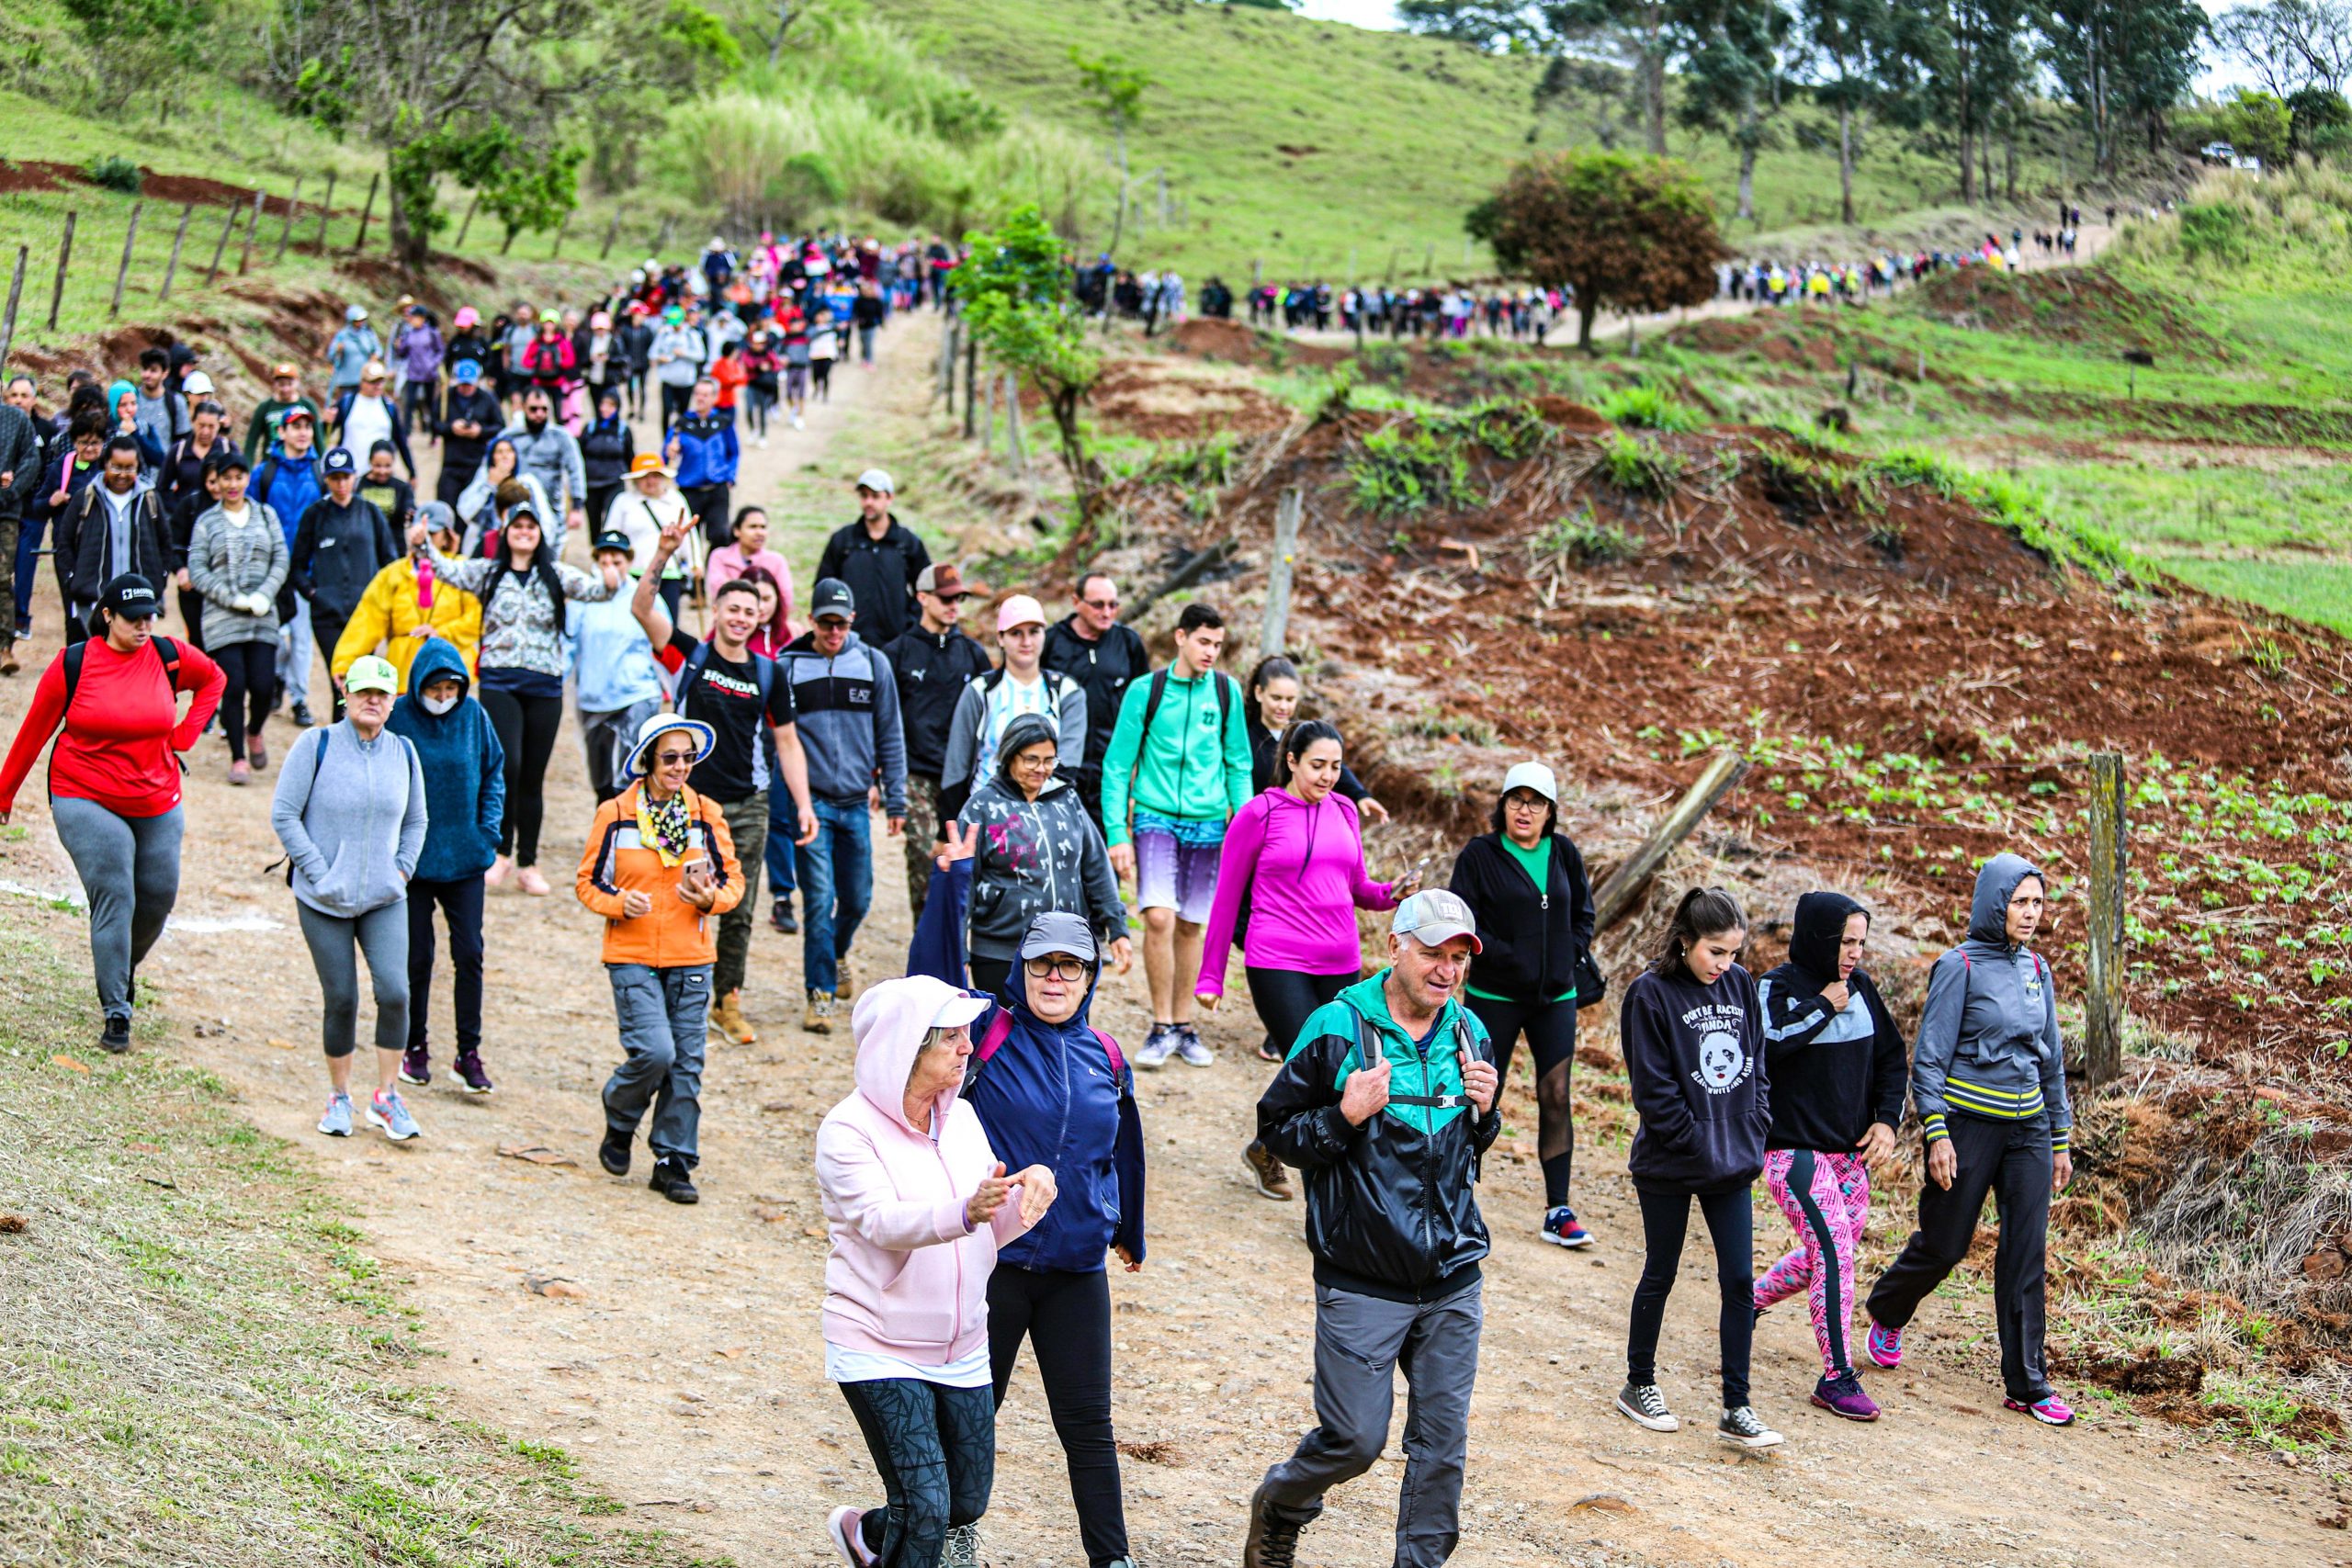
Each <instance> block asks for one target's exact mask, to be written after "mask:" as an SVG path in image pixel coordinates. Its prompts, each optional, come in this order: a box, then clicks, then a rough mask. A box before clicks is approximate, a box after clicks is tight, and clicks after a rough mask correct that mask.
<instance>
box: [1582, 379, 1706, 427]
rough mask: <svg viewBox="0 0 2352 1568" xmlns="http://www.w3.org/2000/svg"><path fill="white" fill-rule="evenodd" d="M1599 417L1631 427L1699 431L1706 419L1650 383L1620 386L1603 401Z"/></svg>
mask: <svg viewBox="0 0 2352 1568" xmlns="http://www.w3.org/2000/svg"><path fill="white" fill-rule="evenodd" d="M1600 416H1601V417H1602V418H1603V419H1606V420H1607V421H1609V423H1611V424H1622V425H1623V426H1624V427H1625V428H1626V429H1628V430H1667V431H1677V432H1687V431H1692V430H1696V429H1698V428H1699V427H1700V425H1701V424H1702V423H1704V421H1702V420H1701V419H1700V417H1699V415H1698V412H1697V411H1696V410H1693V409H1690V408H1686V407H1684V406H1683V405H1682V404H1680V403H1678V402H1676V401H1675V400H1673V399H1672V398H1671V397H1669V396H1668V395H1667V394H1666V393H1665V392H1664V391H1662V390H1660V389H1658V388H1656V387H1652V386H1649V385H1646V384H1645V385H1642V386H1638V387H1621V388H1619V389H1617V390H1615V391H1613V392H1611V393H1610V394H1609V395H1608V396H1607V397H1605V398H1603V399H1601V400H1600Z"/></svg>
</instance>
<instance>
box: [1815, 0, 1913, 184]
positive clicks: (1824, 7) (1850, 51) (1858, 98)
mask: <svg viewBox="0 0 2352 1568" xmlns="http://www.w3.org/2000/svg"><path fill="white" fill-rule="evenodd" d="M1796 33H1797V38H1798V39H1799V40H1800V41H1799V47H1798V53H1799V55H1800V57H1801V58H1802V59H1803V60H1804V62H1805V64H1806V66H1807V68H1808V70H1809V72H1810V73H1811V74H1812V77H1813V96H1814V101H1815V103H1818V104H1822V105H1824V106H1826V107H1829V108H1833V109H1835V110H1837V111H1838V221H1839V222H1841V223H1851V222H1853V221H1854V138H1855V132H1856V130H1858V129H1859V128H1860V126H1861V125H1862V124H1863V123H1864V122H1865V121H1867V120H1868V119H1869V118H1870V117H1871V116H1872V115H1873V114H1875V113H1876V112H1877V111H1879V110H1880V109H1881V107H1883V106H1885V105H1886V104H1888V103H1889V102H1890V100H1899V98H1900V97H1901V96H1902V89H1903V88H1904V87H1905V85H1907V83H1908V75H1909V72H1908V60H1907V57H1906V54H1905V49H1904V29H1903V27H1902V24H1901V21H1900V19H1899V17H1897V14H1896V12H1895V10H1894V6H1893V5H1892V4H1891V3H1890V0H1797V13H1796Z"/></svg>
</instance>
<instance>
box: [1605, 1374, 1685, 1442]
mask: <svg viewBox="0 0 2352 1568" xmlns="http://www.w3.org/2000/svg"><path fill="white" fill-rule="evenodd" d="M1617 1410H1618V1413H1619V1414H1620V1415H1622V1416H1624V1417H1625V1419H1627V1420H1628V1421H1631V1422H1632V1423H1633V1424H1634V1426H1636V1427H1648V1428H1649V1429H1650V1430H1651V1431H1653V1432H1679V1431H1680V1430H1682V1422H1681V1421H1680V1419H1679V1418H1678V1417H1677V1416H1675V1414H1674V1412H1673V1411H1671V1410H1668V1408H1667V1407H1666V1394H1665V1393H1664V1391H1662V1390H1661V1389H1659V1387H1658V1386H1657V1384H1656V1383H1654V1382H1644V1383H1631V1382H1629V1383H1627V1384H1626V1385H1625V1386H1624V1387H1623V1388H1621V1389H1619V1390H1618V1391H1617Z"/></svg>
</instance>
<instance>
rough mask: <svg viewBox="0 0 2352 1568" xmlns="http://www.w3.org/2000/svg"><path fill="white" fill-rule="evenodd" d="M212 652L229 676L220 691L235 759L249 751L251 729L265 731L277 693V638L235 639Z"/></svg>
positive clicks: (223, 729)
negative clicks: (262, 729) (262, 725)
mask: <svg viewBox="0 0 2352 1568" xmlns="http://www.w3.org/2000/svg"><path fill="white" fill-rule="evenodd" d="M211 656H212V661H213V662H214V663H215V664H218V665H220V672H221V673H222V674H224V675H226V676H227V677H228V678H229V683H228V685H227V686H226V687H224V688H222V690H221V693H220V731H221V733H222V734H224V735H226V736H227V737H228V738H229V759H230V761H236V759H238V758H240V757H242V756H243V755H244V754H245V737H246V734H247V732H248V731H250V732H252V733H253V734H254V735H259V734H260V733H261V723H262V720H264V719H266V718H267V717H268V716H269V703H270V699H271V698H272V697H274V696H276V695H277V639H276V638H275V637H273V638H271V639H270V640H269V641H267V642H232V643H230V644H229V645H228V646H226V647H225V648H216V649H212V650H211Z"/></svg>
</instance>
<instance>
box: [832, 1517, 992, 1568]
mask: <svg viewBox="0 0 2352 1568" xmlns="http://www.w3.org/2000/svg"><path fill="white" fill-rule="evenodd" d="M860 1544H861V1545H863V1544H864V1543H863V1542H860ZM939 1568H988V1564H987V1563H986V1562H983V1561H982V1560H981V1557H980V1527H979V1526H978V1525H949V1526H948V1527H947V1540H946V1541H945V1542H944V1544H943V1545H941V1547H940V1549H939Z"/></svg>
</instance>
